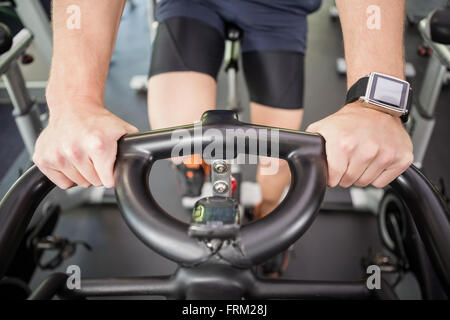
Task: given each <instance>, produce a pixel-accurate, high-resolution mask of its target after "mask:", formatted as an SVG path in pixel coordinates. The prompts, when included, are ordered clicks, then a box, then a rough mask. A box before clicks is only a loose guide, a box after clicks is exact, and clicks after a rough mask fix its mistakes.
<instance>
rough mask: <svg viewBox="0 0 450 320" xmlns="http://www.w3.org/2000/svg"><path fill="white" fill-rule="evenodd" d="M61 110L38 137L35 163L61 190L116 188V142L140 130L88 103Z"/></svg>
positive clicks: (75, 104)
mask: <svg viewBox="0 0 450 320" xmlns="http://www.w3.org/2000/svg"><path fill="white" fill-rule="evenodd" d="M65 105H66V106H67V107H64V106H58V107H59V109H57V110H55V109H52V110H51V112H50V117H49V123H48V126H47V127H46V128H45V129H44V130H43V131H42V133H41V135H40V136H39V138H38V140H37V142H36V146H35V152H34V155H33V161H34V163H35V164H36V166H37V167H38V168H39V169H40V170H41V171H42V173H44V174H45V175H46V176H47V177H48V178H49V179H50V180H51V181H53V182H54V183H55V184H56V185H57V186H58V187H60V188H61V189H67V188H70V187H71V186H73V185H78V186H81V187H85V188H87V187H89V186H91V185H94V186H101V185H103V186H105V187H107V188H111V187H113V186H114V177H113V169H114V162H115V160H116V153H117V140H119V139H120V137H122V136H123V135H125V134H128V133H136V132H138V129H137V128H136V127H134V126H132V125H130V124H128V123H126V122H125V121H123V120H121V119H119V118H118V117H116V116H115V115H113V114H112V113H111V112H109V111H108V110H107V109H106V108H104V107H103V106H102V105H97V104H93V103H90V102H88V103H86V102H85V101H82V102H76V103H70V105H68V104H66V103H65Z"/></svg>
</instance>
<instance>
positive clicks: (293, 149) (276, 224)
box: [115, 113, 327, 267]
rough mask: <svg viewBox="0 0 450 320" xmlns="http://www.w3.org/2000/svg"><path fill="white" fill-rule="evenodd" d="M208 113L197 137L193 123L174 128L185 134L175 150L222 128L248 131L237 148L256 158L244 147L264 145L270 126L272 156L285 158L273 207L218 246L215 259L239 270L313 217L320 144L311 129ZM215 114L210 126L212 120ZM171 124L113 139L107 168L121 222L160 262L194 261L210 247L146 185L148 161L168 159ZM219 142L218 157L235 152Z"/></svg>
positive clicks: (201, 144) (319, 186)
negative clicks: (284, 189)
mask: <svg viewBox="0 0 450 320" xmlns="http://www.w3.org/2000/svg"><path fill="white" fill-rule="evenodd" d="M216 115H217V113H213V114H212V118H211V117H209V118H208V117H207V118H206V119H205V117H204V118H203V121H202V124H203V126H202V128H201V134H200V136H199V135H198V132H196V131H195V130H196V129H195V126H194V125H191V126H184V127H182V129H184V130H186V132H187V135H186V137H184V139H183V140H182V143H183V144H184V146H183V147H184V148H183V149H187V150H197V151H198V150H200V151H201V152H202V153H203V150H205V148H207V146H208V144H209V143H211V142H213V141H215V139H216V138H215V133H220V134H221V135H223V136H225V135H226V133H227V130H243V129H244V130H245V129H252V130H254V131H255V132H256V134H255V135H254V136H248V137H246V139H245V147H244V148H242V149H241V150H240V151H241V152H243V153H245V154H253V155H255V156H256V155H260V151H261V150H260V148H259V147H258V148H251V145H252V143H253V144H254V143H256V145H258V143H259V142H260V140H261V139H265V140H266V141H267V143H268V144H269V143H270V144H271V136H272V135H269V134H267V130H268V131H269V132H273V131H277V133H278V135H279V136H278V137H279V141H277V142H279V157H280V158H282V159H285V160H286V161H287V162H288V164H289V168H290V170H291V175H292V179H291V180H292V182H291V187H290V190H289V193H288V195H287V196H286V198H285V199H284V201H283V202H282V203H281V204H280V205H279V207H278V208H277V209H276V210H274V212H272V213H271V214H270V215H268V216H266V217H264V218H263V219H260V220H258V221H255V222H253V223H251V224H248V225H245V226H243V227H242V228H241V229H240V232H239V235H238V237H237V241H236V242H235V243H233V245H229V246H224V247H223V248H222V249H221V251H220V255H221V257H222V258H224V259H225V260H227V261H229V262H230V263H232V264H233V265H235V266H243V267H246V266H250V265H254V264H258V263H261V262H263V261H265V260H267V259H268V258H270V257H272V256H273V255H275V254H276V253H278V252H280V251H281V250H284V249H287V248H288V247H289V246H290V245H291V244H292V243H293V242H294V241H296V240H297V239H298V238H299V237H300V236H301V235H302V234H303V233H304V232H305V231H306V229H307V228H308V227H309V226H310V224H311V223H312V222H313V220H314V217H315V214H316V212H317V211H318V208H319V206H320V204H321V202H322V199H323V196H324V193H325V189H326V180H327V166H326V157H325V150H324V142H323V138H322V137H321V136H319V135H316V134H308V133H300V132H298V131H292V130H281V129H280V130H279V131H278V129H274V128H268V127H263V126H253V125H248V124H244V123H241V122H239V121H237V119H228V120H227V121H224V115H223V114H222V115H220V117H217V119H215V118H214V116H216ZM225 118H226V117H225ZM219 119H220V122H219V123H218V122H217V121H216V120H219ZM174 129H176V128H172V129H166V130H159V131H155V132H149V133H142V134H135V135H130V136H126V137H124V138H123V139H122V140H121V141H120V142H119V151H118V156H117V161H116V168H115V181H116V196H117V199H118V202H119V206H120V208H121V212H122V214H123V216H124V219H125V221H126V222H127V223H128V225H129V227H130V228H131V230H133V232H134V233H135V234H136V235H137V236H138V237H139V239H140V240H141V241H143V242H144V243H145V244H146V245H148V246H149V247H150V248H152V249H153V250H155V251H156V252H158V253H160V254H161V255H163V256H165V257H166V258H168V259H171V260H174V261H177V262H179V263H185V264H195V263H198V262H200V261H203V260H205V259H206V258H207V257H208V255H209V254H210V250H209V249H208V248H207V247H206V246H205V245H204V244H203V243H202V242H199V241H197V240H195V239H192V238H190V237H189V235H188V228H189V225H188V224H186V223H183V222H181V221H179V220H177V219H175V218H173V217H171V216H170V215H169V214H168V213H166V212H165V211H164V210H163V209H162V208H161V207H160V206H159V205H158V204H157V203H156V201H155V199H154V198H153V196H152V195H151V192H150V189H149V175H150V170H151V167H152V165H153V163H154V162H155V161H157V160H160V159H165V158H170V157H171V151H172V150H173V148H174V147H176V145H177V144H178V143H179V141H177V140H176V139H175V140H174V139H172V133H173V132H174ZM210 129H211V130H213V131H214V133H211V131H210ZM222 142H223V148H224V150H223V152H222V155H227V156H228V157H235V156H236V155H237V153H239V150H237V146H236V143H234V141H231V142H230V141H229V140H226V141H222ZM230 149H232V151H231V152H230ZM230 155H231V156H230ZM227 156H226V157H227ZM136 177H137V178H136ZM150 183H152V182H151V181H150Z"/></svg>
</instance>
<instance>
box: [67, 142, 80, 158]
mask: <svg viewBox="0 0 450 320" xmlns="http://www.w3.org/2000/svg"><path fill="white" fill-rule="evenodd" d="M65 153H66V155H67V157H68V158H69V159H72V160H81V159H82V157H83V152H82V150H81V148H80V147H79V146H78V145H77V144H76V143H73V144H71V145H70V146H68V147H66V149H65Z"/></svg>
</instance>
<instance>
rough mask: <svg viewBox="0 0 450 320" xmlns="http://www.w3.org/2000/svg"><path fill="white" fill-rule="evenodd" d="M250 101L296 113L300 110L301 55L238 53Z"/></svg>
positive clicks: (267, 52)
mask: <svg viewBox="0 0 450 320" xmlns="http://www.w3.org/2000/svg"><path fill="white" fill-rule="evenodd" d="M242 58H243V69H244V74H245V79H246V81H247V87H248V89H249V93H250V100H251V101H252V102H256V103H258V104H260V105H264V106H268V107H272V108H280V109H288V110H298V109H301V108H302V107H303V87H304V56H303V54H302V53H300V52H291V51H249V52H244V53H243V54H242Z"/></svg>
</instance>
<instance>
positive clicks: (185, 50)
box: [150, 0, 321, 109]
mask: <svg viewBox="0 0 450 320" xmlns="http://www.w3.org/2000/svg"><path fill="white" fill-rule="evenodd" d="M320 3H321V1H320V0H279V1H273V0H258V1H249V0H239V1H238V0H227V1H214V0H162V1H161V2H160V3H159V4H158V7H157V10H156V18H157V20H158V22H159V26H158V31H157V34H156V38H155V41H154V44H153V53H152V61H151V66H150V77H151V76H154V75H157V74H161V73H166V72H176V71H196V72H201V73H205V74H208V75H210V76H211V77H213V78H215V79H216V77H217V73H218V71H219V69H220V66H221V64H222V59H223V53H224V41H225V29H226V26H227V25H228V24H230V23H231V24H234V25H236V26H238V27H239V28H240V29H241V30H242V31H243V37H242V41H241V43H242V59H243V61H242V62H243V69H244V74H245V78H246V82H247V87H248V89H249V93H250V99H251V101H253V102H256V103H260V104H263V105H267V106H271V107H276V108H284V109H299V108H302V106H303V73H304V52H305V48H306V31H307V24H306V15H307V14H308V13H310V12H312V11H314V10H316V9H317V8H318V7H319V6H320Z"/></svg>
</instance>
